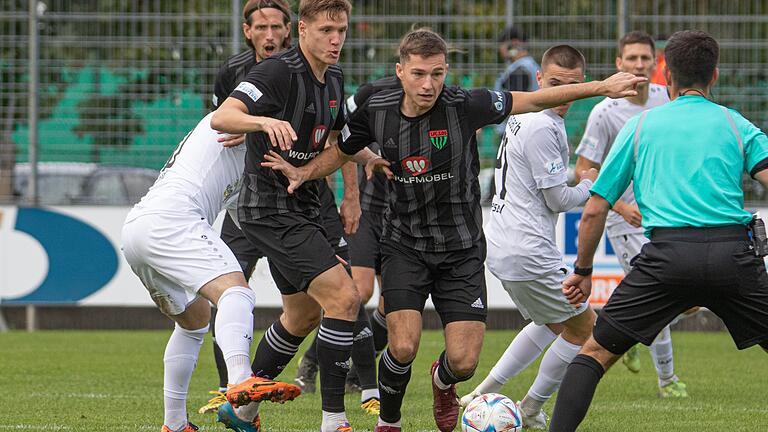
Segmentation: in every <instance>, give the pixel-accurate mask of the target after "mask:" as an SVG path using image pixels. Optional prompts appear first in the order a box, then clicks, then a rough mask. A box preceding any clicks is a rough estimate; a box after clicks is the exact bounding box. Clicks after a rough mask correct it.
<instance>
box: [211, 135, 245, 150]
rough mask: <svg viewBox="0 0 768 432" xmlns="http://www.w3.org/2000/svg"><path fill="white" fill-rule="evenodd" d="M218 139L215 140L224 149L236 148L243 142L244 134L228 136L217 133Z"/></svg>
mask: <svg viewBox="0 0 768 432" xmlns="http://www.w3.org/2000/svg"><path fill="white" fill-rule="evenodd" d="M219 135H221V136H220V137H219V139H218V140H217V141H218V142H219V143H221V145H223V146H224V147H237V146H239V145H240V144H242V143H244V142H245V134H236V135H232V134H228V133H226V132H219Z"/></svg>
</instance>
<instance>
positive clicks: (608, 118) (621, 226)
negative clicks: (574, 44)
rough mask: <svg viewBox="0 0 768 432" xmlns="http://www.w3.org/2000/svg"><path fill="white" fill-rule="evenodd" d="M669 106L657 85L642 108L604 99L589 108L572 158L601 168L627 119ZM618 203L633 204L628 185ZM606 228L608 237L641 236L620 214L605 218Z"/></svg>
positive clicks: (623, 100)
mask: <svg viewBox="0 0 768 432" xmlns="http://www.w3.org/2000/svg"><path fill="white" fill-rule="evenodd" d="M667 102H669V95H668V94H667V88H666V87H664V86H661V85H658V84H650V88H649V91H648V101H647V102H646V103H645V105H637V104H634V103H632V102H630V101H628V100H627V99H610V98H605V99H603V100H602V101H601V102H600V103H598V104H597V105H595V107H594V108H592V112H591V113H590V114H589V120H587V127H586V129H585V130H584V136H583V137H582V138H581V142H580V143H579V147H578V148H577V149H576V154H577V155H579V156H582V157H585V158H587V159H589V160H591V161H592V162H595V163H599V164H602V163H603V161H604V160H605V158H606V157H607V156H608V152H609V151H610V150H611V146H612V145H613V141H614V140H615V139H616V135H618V134H619V131H620V130H621V128H622V127H624V124H625V123H626V122H627V120H629V119H630V118H632V117H634V116H636V115H637V114H640V113H641V112H643V111H645V110H649V109H651V108H655V107H657V106H659V105H664V104H665V103H667ZM621 199H622V200H624V201H625V202H627V203H630V204H634V203H635V193H634V192H633V190H632V184H630V185H629V188H628V189H627V191H626V192H624V195H622V196H621ZM606 227H607V229H608V233H609V235H621V234H629V233H634V232H640V233H642V232H643V229H642V228H635V227H633V226H632V225H630V224H628V223H627V222H626V221H625V220H624V218H622V217H621V215H620V214H618V213H616V212H614V211H612V212H610V213H609V214H608V220H607V221H606Z"/></svg>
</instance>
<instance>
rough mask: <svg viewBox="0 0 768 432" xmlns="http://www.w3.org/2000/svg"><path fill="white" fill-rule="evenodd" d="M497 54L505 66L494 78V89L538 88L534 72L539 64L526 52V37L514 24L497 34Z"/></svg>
mask: <svg viewBox="0 0 768 432" xmlns="http://www.w3.org/2000/svg"><path fill="white" fill-rule="evenodd" d="M499 54H500V55H501V57H502V58H503V59H504V61H505V62H506V64H507V67H506V68H505V69H504V72H502V73H501V75H499V77H498V78H497V79H496V85H495V86H494V90H496V91H534V90H538V89H539V84H538V83H537V82H536V72H537V71H538V70H539V64H538V63H536V60H534V59H533V57H531V55H530V54H528V38H527V37H526V36H525V33H523V32H522V31H521V30H520V29H519V28H517V27H516V26H510V27H507V28H506V29H504V31H503V32H502V33H501V35H500V36H499Z"/></svg>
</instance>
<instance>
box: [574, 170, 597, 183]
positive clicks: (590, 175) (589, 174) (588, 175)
mask: <svg viewBox="0 0 768 432" xmlns="http://www.w3.org/2000/svg"><path fill="white" fill-rule="evenodd" d="M597 174H598V171H597V170H596V169H594V168H590V169H588V170H586V171H582V172H581V173H579V175H580V176H581V177H580V178H581V179H582V180H584V179H589V180H591V181H592V183H594V182H595V180H597Z"/></svg>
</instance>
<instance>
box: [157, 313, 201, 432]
mask: <svg viewBox="0 0 768 432" xmlns="http://www.w3.org/2000/svg"><path fill="white" fill-rule="evenodd" d="M206 333H208V326H205V327H203V328H201V329H199V330H185V329H183V328H181V327H180V326H179V325H178V324H176V325H175V327H174V329H173V333H171V337H170V339H168V344H167V345H166V346H165V355H164V356H163V363H164V365H165V367H164V371H163V372H164V374H163V375H164V376H163V408H164V419H163V422H164V424H165V425H166V426H168V427H169V428H170V429H171V430H178V429H181V428H182V427H184V426H186V424H187V391H188V390H189V380H190V379H191V378H192V371H194V370H195V366H196V365H197V356H198V354H199V353H200V347H201V346H202V345H203V337H204V336H205V334H206Z"/></svg>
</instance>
